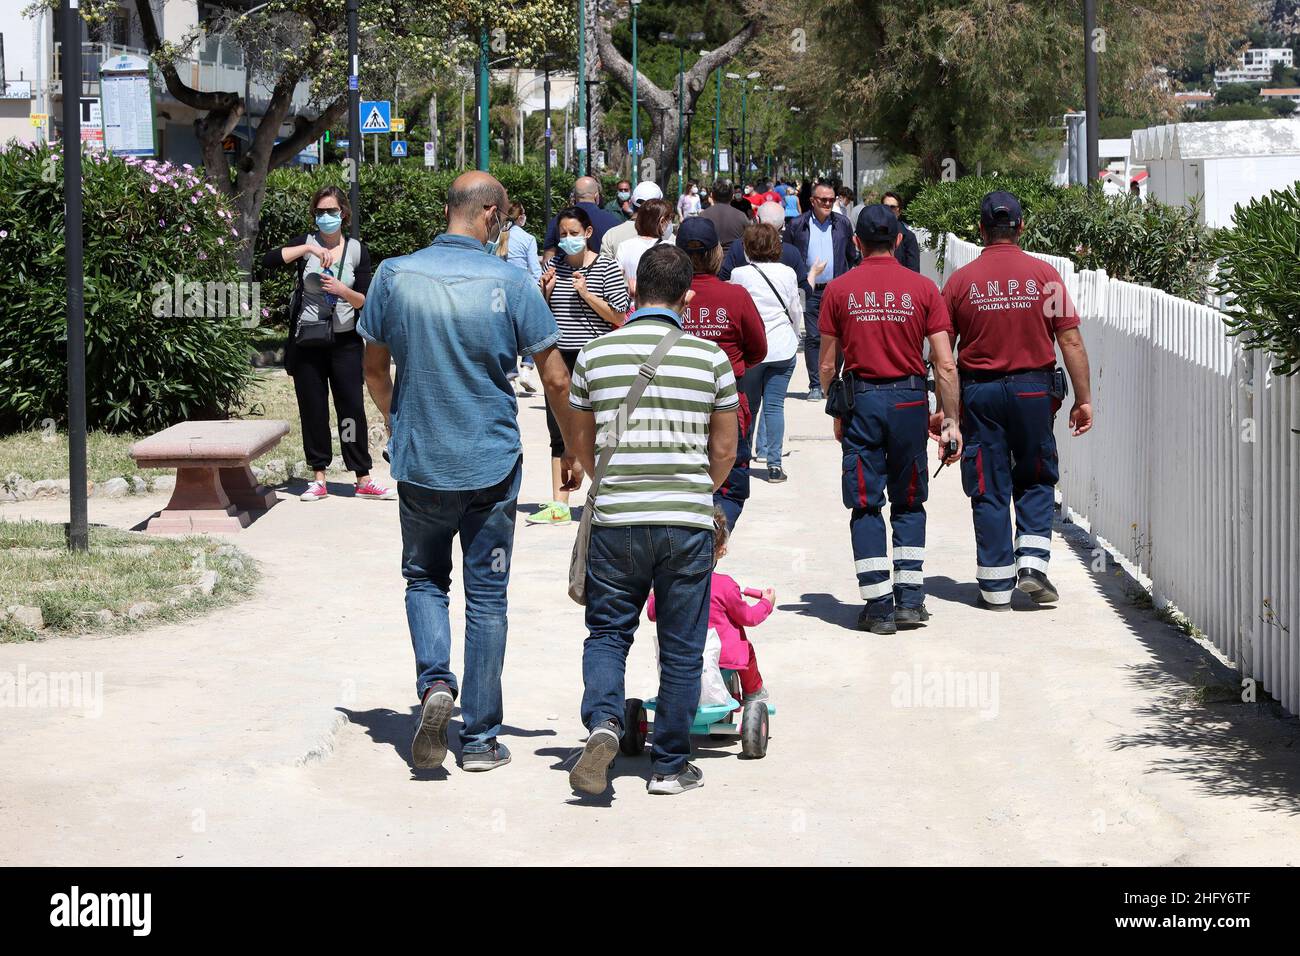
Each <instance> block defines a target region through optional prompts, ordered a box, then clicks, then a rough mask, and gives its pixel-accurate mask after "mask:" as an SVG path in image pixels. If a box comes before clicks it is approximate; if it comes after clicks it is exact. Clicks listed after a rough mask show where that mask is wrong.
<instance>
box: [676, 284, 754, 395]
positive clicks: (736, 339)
mask: <svg viewBox="0 0 1300 956" xmlns="http://www.w3.org/2000/svg"><path fill="white" fill-rule="evenodd" d="M691 291H692V292H694V293H695V296H694V298H692V299H691V302H690V304H689V305H688V306H686V309H685V310H684V311H683V312H682V326H683V328H685V329H686V331H687V332H689V333H690V334H691V335H694V336H697V337H698V338H701V339H706V340H707V341H710V342H715V343H717V344H718V346H719V347H721V349H722V351H723V352H725V353H726V356H727V358H728V359H729V360H730V361H731V370H732V373H733V374H734V375H735V376H736V378H740V376H742V375H744V374H745V369H747V368H749V366H751V365H757V364H758V363H759V362H761V361H763V359H764V358H766V357H767V329H766V327H765V326H764V325H763V316H762V315H760V314H759V311H758V306H756V305H754V300H753V299H752V298H751V297H750V295H749V293H748V292H746V291H745V289H744V287H743V286H739V285H733V284H732V283H730V282H723V281H722V280H721V279H719V278H718V277H717V276H714V275H709V274H708V273H697V274H696V276H695V278H694V279H692V280H691Z"/></svg>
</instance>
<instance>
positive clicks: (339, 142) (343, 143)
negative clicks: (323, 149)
mask: <svg viewBox="0 0 1300 956" xmlns="http://www.w3.org/2000/svg"><path fill="white" fill-rule="evenodd" d="M334 145H335V146H337V147H338V148H339V149H347V148H348V147H349V146H351V145H352V140H350V139H336V140H335V141H334Z"/></svg>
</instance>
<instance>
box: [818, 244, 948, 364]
mask: <svg viewBox="0 0 1300 956" xmlns="http://www.w3.org/2000/svg"><path fill="white" fill-rule="evenodd" d="M817 327H818V328H819V329H821V333H822V335H833V336H835V338H837V339H839V342H840V348H841V349H842V350H843V352H844V367H845V368H847V369H848V370H849V371H851V372H856V373H857V374H859V375H861V376H862V377H863V378H903V377H904V376H906V375H924V374H925V359H924V358H923V357H922V351H921V350H922V346H923V343H924V342H925V339H926V336H929V335H934V334H935V333H938V332H948V331H950V330H951V329H952V320H951V319H950V318H949V317H948V308H947V306H945V305H944V304H943V298H942V297H941V296H940V295H939V287H938V286H936V285H935V284H934V283H933V282H931V281H930V280H929V279H927V278H926V277H925V276H923V275H918V274H917V273H915V272H913V271H912V270H911V269H908V268H905V267H904V266H902V265H900V264H899V262H898V260H897V259H895V258H894V257H893V256H892V255H884V256H870V257H869V258H866V259H863V260H862V263H861V264H860V265H858V266H855V267H854V268H852V269H850V270H849V271H848V272H846V273H844V275H842V276H838V277H837V278H835V279H832V280H831V283H830V285H828V286H827V287H826V291H825V292H823V293H822V308H821V313H820V314H819V316H818V321H817Z"/></svg>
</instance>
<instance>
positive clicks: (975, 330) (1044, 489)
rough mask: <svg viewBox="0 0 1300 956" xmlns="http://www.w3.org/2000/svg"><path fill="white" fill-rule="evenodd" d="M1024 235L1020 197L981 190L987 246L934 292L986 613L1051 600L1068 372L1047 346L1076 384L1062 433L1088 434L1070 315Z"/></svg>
mask: <svg viewBox="0 0 1300 956" xmlns="http://www.w3.org/2000/svg"><path fill="white" fill-rule="evenodd" d="M1023 231H1024V214H1023V212H1022V211H1021V208H1020V202H1019V200H1018V199H1016V197H1015V196H1013V195H1012V194H1011V193H1008V192H991V193H989V194H988V195H987V196H985V197H984V200H983V202H982V203H981V204H980V235H981V236H982V237H983V239H984V251H983V252H982V253H980V255H979V258H977V259H976V260H975V261H974V262H971V263H969V264H967V265H965V266H963V267H962V268H960V269H958V270H957V271H956V272H954V273H953V274H952V275H951V276H950V277H949V278H948V281H947V282H946V283H944V287H943V297H944V301H945V302H946V303H947V305H948V310H949V312H950V313H951V314H952V319H953V327H954V329H955V331H956V335H955V336H954V337H953V341H954V343H956V345H957V365H958V368H959V370H960V372H961V400H962V405H961V427H962V436H963V437H964V439H965V453H964V455H963V457H962V463H961V471H962V485H963V487H964V488H965V490H966V494H967V495H969V496H970V499H971V512H972V517H973V518H974V521H975V555H976V565H977V567H976V569H975V576H976V578H977V579H978V582H979V589H980V605H981V606H982V607H984V608H987V609H989V610H994V611H1006V610H1009V609H1010V607H1011V592H1012V591H1013V590H1014V589H1016V588H1019V589H1020V590H1021V591H1023V592H1025V593H1026V594H1028V595H1029V597H1030V598H1032V599H1033V600H1034V601H1036V602H1037V603H1039V604H1050V603H1053V602H1055V601H1056V600H1057V591H1056V588H1055V587H1053V586H1052V582H1051V581H1049V580H1048V578H1047V559H1048V551H1049V548H1050V547H1051V537H1052V515H1053V512H1054V509H1055V504H1056V496H1055V492H1054V490H1053V489H1054V488H1055V486H1056V482H1057V479H1058V478H1059V476H1060V473H1059V469H1058V465H1057V458H1056V437H1055V436H1054V435H1053V433H1052V423H1053V420H1054V419H1055V417H1056V411H1057V409H1058V408H1060V406H1061V402H1062V400H1063V399H1064V397H1065V376H1064V374H1062V373H1061V371H1060V370H1059V369H1058V368H1057V367H1056V349H1055V347H1054V346H1053V340H1054V339H1055V341H1056V342H1058V343H1059V344H1060V346H1061V356H1062V358H1063V359H1064V361H1065V368H1066V370H1067V371H1068V372H1069V376H1070V382H1071V384H1072V385H1073V386H1074V406H1073V408H1071V409H1070V428H1071V430H1072V431H1073V433H1074V434H1075V435H1076V436H1077V435H1082V434H1083V433H1084V432H1086V431H1088V429H1090V428H1091V427H1092V404H1091V403H1092V398H1091V389H1090V387H1089V382H1088V379H1089V374H1088V353H1087V351H1086V350H1085V349H1084V346H1083V336H1082V335H1081V334H1080V332H1079V317H1078V316H1077V315H1076V314H1075V311H1074V305H1073V303H1071V301H1070V296H1069V294H1068V292H1067V291H1066V288H1065V283H1064V282H1063V281H1062V280H1061V275H1060V273H1058V272H1057V271H1056V270H1055V269H1054V268H1052V266H1051V265H1050V264H1048V263H1046V262H1044V261H1043V260H1041V259H1036V258H1034V257H1033V256H1031V255H1029V254H1028V253H1027V252H1025V251H1024V250H1022V249H1021V248H1020V234H1021V233H1022V232H1023ZM947 407H948V406H946V405H945V408H947ZM1013 502H1014V504H1015V513H1016V533H1015V540H1014V542H1013V541H1012V536H1011V514H1010V510H1009V509H1010V507H1011V505H1012V503H1013Z"/></svg>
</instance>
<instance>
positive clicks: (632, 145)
mask: <svg viewBox="0 0 1300 956" xmlns="http://www.w3.org/2000/svg"><path fill="white" fill-rule="evenodd" d="M627 151H628V155H631V154H632V153H636V155H638V156H644V155H645V140H643V139H629V140H628V141H627Z"/></svg>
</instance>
